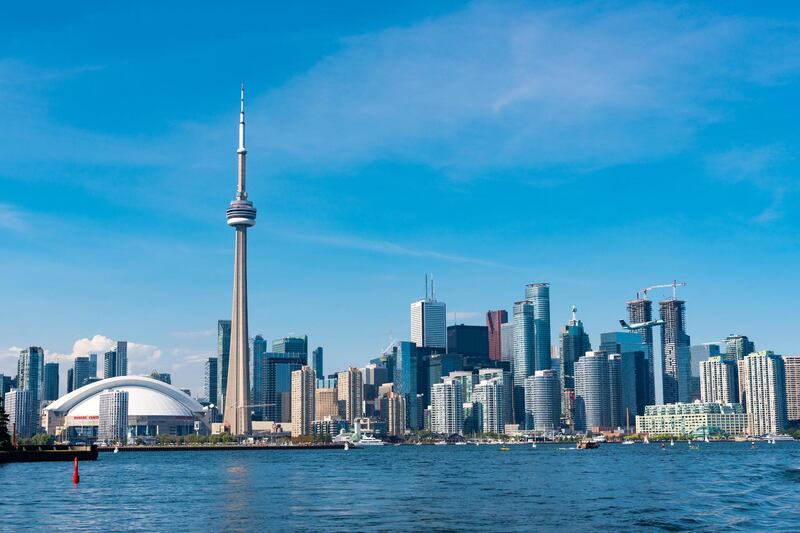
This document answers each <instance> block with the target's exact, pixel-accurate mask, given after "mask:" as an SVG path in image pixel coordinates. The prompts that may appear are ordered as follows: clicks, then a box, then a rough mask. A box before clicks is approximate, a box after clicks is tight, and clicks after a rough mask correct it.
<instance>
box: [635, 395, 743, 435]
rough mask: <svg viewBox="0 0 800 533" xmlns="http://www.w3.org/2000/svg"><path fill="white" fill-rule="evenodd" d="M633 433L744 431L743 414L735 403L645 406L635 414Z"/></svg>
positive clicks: (713, 433)
mask: <svg viewBox="0 0 800 533" xmlns="http://www.w3.org/2000/svg"><path fill="white" fill-rule="evenodd" d="M636 432H637V433H644V434H648V435H671V436H673V437H679V436H683V435H690V436H703V435H718V434H722V435H726V436H737V435H746V434H747V414H746V413H745V412H744V408H743V407H742V405H741V404H739V403H729V404H720V403H701V402H694V403H670V404H665V405H648V406H646V407H645V408H644V415H643V416H641V415H640V416H637V417H636Z"/></svg>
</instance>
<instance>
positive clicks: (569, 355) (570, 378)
mask: <svg viewBox="0 0 800 533" xmlns="http://www.w3.org/2000/svg"><path fill="white" fill-rule="evenodd" d="M558 348H559V349H558V352H559V359H560V366H561V368H560V372H559V373H560V375H561V376H560V378H561V388H562V389H570V390H574V389H575V361H577V360H578V359H580V358H581V357H583V356H584V355H585V354H586V352H589V351H591V350H592V343H591V342H590V341H589V335H587V334H586V332H585V331H584V329H583V322H581V321H580V320H578V308H577V307H575V306H572V319H571V320H570V321H569V322H567V324H566V325H565V326H562V327H561V333H560V334H559V336H558Z"/></svg>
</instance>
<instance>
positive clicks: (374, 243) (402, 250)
mask: <svg viewBox="0 0 800 533" xmlns="http://www.w3.org/2000/svg"><path fill="white" fill-rule="evenodd" d="M272 231H273V233H275V234H277V235H280V236H281V237H285V238H288V239H297V240H302V241H306V242H312V243H316V244H322V245H326V246H335V247H338V248H349V249H351V250H363V251H367V252H375V253H379V254H387V255H402V256H407V257H422V258H428V259H435V260H439V261H447V262H452V263H466V264H472V265H479V266H487V267H492V268H502V269H508V270H516V269H517V267H514V266H511V265H504V264H502V263H497V262H494V261H489V260H486V259H482V258H479V257H469V256H464V255H457V254H448V253H443V252H438V251H435V250H426V249H422V248H416V247H412V246H406V245H403V244H397V243H394V242H390V241H386V240H371V239H364V238H361V237H357V236H354V235H345V234H338V235H334V234H321V233H313V234H311V233H296V232H290V231H279V230H274V229H273V230H272Z"/></svg>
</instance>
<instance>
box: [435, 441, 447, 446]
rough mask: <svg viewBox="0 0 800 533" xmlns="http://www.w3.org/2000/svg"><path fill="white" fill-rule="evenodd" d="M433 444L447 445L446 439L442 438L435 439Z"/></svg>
mask: <svg viewBox="0 0 800 533" xmlns="http://www.w3.org/2000/svg"><path fill="white" fill-rule="evenodd" d="M433 444H434V445H436V446H445V445H447V441H444V440H437V441H436V442H434V443H433Z"/></svg>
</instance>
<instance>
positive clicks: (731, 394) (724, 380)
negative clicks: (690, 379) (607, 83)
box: [700, 355, 739, 404]
mask: <svg viewBox="0 0 800 533" xmlns="http://www.w3.org/2000/svg"><path fill="white" fill-rule="evenodd" d="M700 401H701V402H703V403H723V404H725V403H737V402H738V401H739V377H738V372H737V365H736V361H735V360H730V359H728V358H727V356H726V357H724V358H723V357H722V356H720V355H712V356H711V357H709V358H708V360H707V361H701V362H700Z"/></svg>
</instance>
